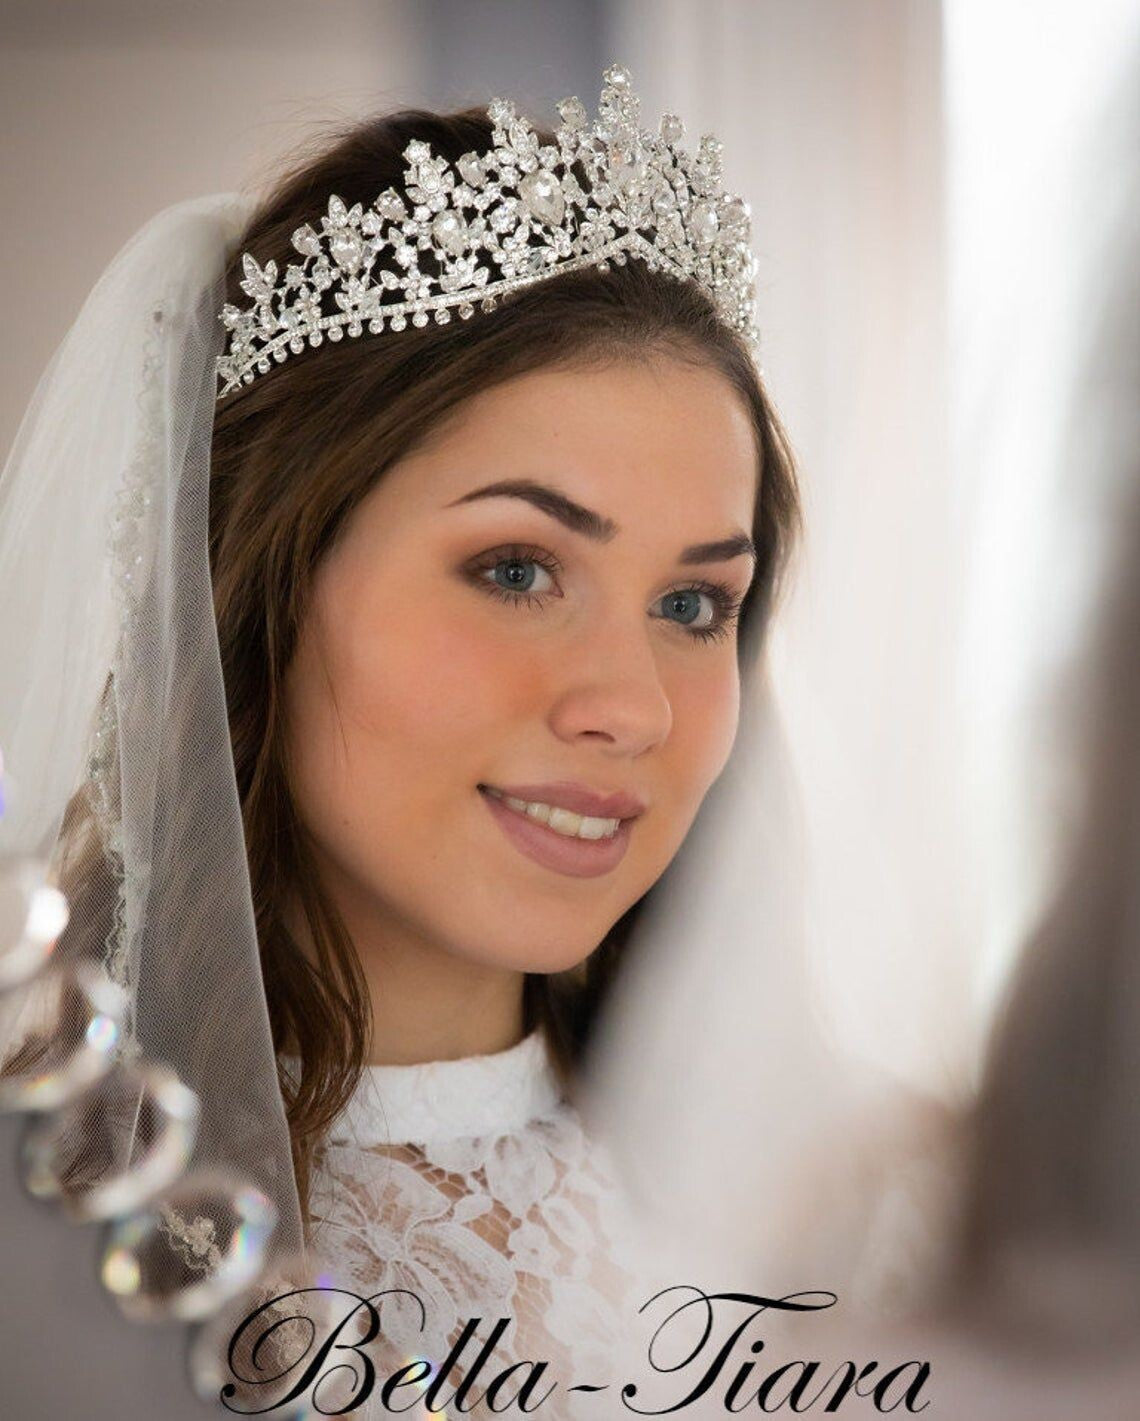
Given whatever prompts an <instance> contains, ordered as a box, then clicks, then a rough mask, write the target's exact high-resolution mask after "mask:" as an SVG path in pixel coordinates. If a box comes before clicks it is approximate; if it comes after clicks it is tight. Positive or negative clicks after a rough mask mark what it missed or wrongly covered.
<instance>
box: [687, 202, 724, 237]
mask: <svg viewBox="0 0 1140 1421" xmlns="http://www.w3.org/2000/svg"><path fill="white" fill-rule="evenodd" d="M719 225H720V223H719V221H718V218H717V215H716V209H715V208H714V207H712V206H711V205H710V204H709V203H707V202H697V203H694V205H693V209H692V211H691V212H690V213H689V231H690V232H691V233H692V234H693V241H694V242H696V244H697V246H698V247H710V246H712V244H713V241H714V240H715V238H716V234H717V229H718V227H719Z"/></svg>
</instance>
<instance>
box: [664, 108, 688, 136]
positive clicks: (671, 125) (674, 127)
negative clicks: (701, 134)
mask: <svg viewBox="0 0 1140 1421" xmlns="http://www.w3.org/2000/svg"><path fill="white" fill-rule="evenodd" d="M660 131H661V139H662V142H664V143H680V141H681V139H682V138H684V136H685V125H684V124H683V123H682V122H681V120H680V119H679V118H678V117H677V115H676V114H675V113H666V114H662V115H661V130H660Z"/></svg>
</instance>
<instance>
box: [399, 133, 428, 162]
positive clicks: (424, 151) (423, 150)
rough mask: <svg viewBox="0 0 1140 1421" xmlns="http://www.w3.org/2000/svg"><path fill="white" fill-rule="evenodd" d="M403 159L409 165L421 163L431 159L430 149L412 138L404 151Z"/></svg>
mask: <svg viewBox="0 0 1140 1421" xmlns="http://www.w3.org/2000/svg"><path fill="white" fill-rule="evenodd" d="M404 157H405V158H406V159H407V160H408V162H409V163H423V162H426V161H427V159H428V158H430V157H431V148H430V147H429V146H428V145H427V144H426V143H423V142H421V140H420V139H418V138H413V139H412V141H411V142H410V143H409V144H408V146H407V147H406V148H405V149H404Z"/></svg>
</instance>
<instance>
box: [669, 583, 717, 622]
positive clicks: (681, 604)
mask: <svg viewBox="0 0 1140 1421" xmlns="http://www.w3.org/2000/svg"><path fill="white" fill-rule="evenodd" d="M709 601H710V611H711V615H712V616H714V617H715V615H716V608H715V607H714V606H712V605H711V599H709ZM661 602H662V604H663V605H664V606H665V607H666V609H667V611H666V613H665V616H666V619H667V620H671V619H673V618H676V620H677V621H678V622H681V623H682V624H683V625H684V626H692V624H693V623H694V622H695V621H696V620H697V618H698V617H699V616H700V615H701V593H699V592H698V591H697V590H696V589H695V588H693V587H684V588H682V589H681V591H679V592H667V593H666V594H665V596H664V597H662V599H661ZM702 625H704V626H707V625H709V622H708V621H707V620H706V621H705V622H704V623H702Z"/></svg>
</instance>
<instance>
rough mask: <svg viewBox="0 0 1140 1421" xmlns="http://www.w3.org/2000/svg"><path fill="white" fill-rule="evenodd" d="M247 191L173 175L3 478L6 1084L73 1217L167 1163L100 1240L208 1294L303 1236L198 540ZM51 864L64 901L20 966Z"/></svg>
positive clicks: (146, 1293) (198, 1299)
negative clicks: (221, 192) (226, 278)
mask: <svg viewBox="0 0 1140 1421" xmlns="http://www.w3.org/2000/svg"><path fill="white" fill-rule="evenodd" d="M247 217H248V204H247V201H246V200H244V199H240V198H238V197H235V196H229V195H226V196H218V197H211V198H205V199H201V200H196V201H192V202H186V203H183V204H181V205H178V206H175V207H172V208H169V209H167V210H165V211H163V212H161V213H159V214H158V215H157V216H156V217H155V218H154V219H153V220H152V221H150V222H149V223H148V224H147V225H146V226H145V227H143V228H142V229H141V230H140V231H139V232H138V233H137V234H136V235H135V237H134V238H132V239H131V240H130V241H129V242H128V243H127V245H126V246H125V247H124V248H123V250H122V251H121V252H120V253H119V255H118V256H117V257H116V258H115V259H114V261H113V262H112V263H111V265H110V266H109V267H108V269H107V270H106V272H105V273H104V275H103V276H102V278H101V279H100V280H99V282H98V283H97V285H96V286H95V288H94V289H93V291H92V292H91V294H90V296H89V298H88V300H87V302H86V304H85V305H84V307H83V309H82V312H81V314H80V315H79V317H78V319H77V320H76V322H75V324H74V326H73V327H72V329H71V331H70V332H69V334H68V335H67V337H66V339H65V340H64V342H63V344H62V345H61V347H60V349H59V350H58V352H57V353H56V355H55V357H54V358H53V360H52V362H51V364H50V366H49V367H48V369H47V371H46V373H45V374H44V376H43V378H42V380H41V382H40V384H39V386H38V388H37V390H36V392H35V396H34V398H33V400H32V403H31V405H30V407H29V409H28V412H27V415H26V417H25V419H24V422H23V424H22V426H21V428H20V431H19V434H18V437H17V439H16V443H15V446H14V448H13V450H12V453H11V456H10V458H9V460H8V463H7V465H6V467H5V469H4V473H3V479H2V482H0V665H2V667H3V675H2V679H0V747H2V750H3V755H4V765H5V801H6V802H5V806H4V813H3V817H2V818H0V855H2V862H3V865H4V883H3V895H4V897H3V909H4V913H5V923H4V927H5V945H6V946H7V947H8V948H9V949H10V952H9V955H8V956H7V957H6V959H5V961H6V964H7V968H8V973H7V975H8V985H9V990H8V992H7V993H6V994H5V995H3V996H2V997H0V1027H2V1029H3V1037H2V1039H0V1044H2V1046H3V1057H4V1060H5V1065H4V1069H3V1074H2V1076H0V1088H2V1090H3V1093H4V1100H5V1102H6V1103H7V1104H8V1105H10V1106H11V1105H15V1106H17V1107H24V1108H33V1109H37V1110H39V1111H40V1112H41V1121H40V1129H39V1137H38V1139H37V1140H36V1141H35V1143H34V1145H33V1146H32V1148H31V1150H30V1154H29V1160H28V1164H27V1167H26V1171H27V1172H26V1177H27V1179H28V1182H29V1185H30V1186H31V1187H33V1188H34V1190H35V1191H36V1192H38V1193H40V1194H43V1195H45V1196H47V1197H58V1198H60V1199H61V1200H62V1202H63V1203H64V1205H65V1207H66V1208H67V1209H68V1211H69V1212H70V1213H72V1214H73V1216H75V1217H78V1218H86V1217H92V1216H94V1217H108V1216H110V1215H111V1214H112V1213H117V1212H119V1211H121V1210H122V1209H124V1208H125V1207H127V1206H128V1205H129V1203H130V1202H131V1201H132V1199H137V1198H138V1197H142V1196H153V1195H154V1192H155V1186H156V1185H157V1184H159V1183H160V1182H163V1181H165V1182H166V1184H167V1185H168V1186H169V1188H168V1190H167V1192H166V1193H165V1194H164V1195H163V1199H164V1201H165V1207H162V1208H160V1207H159V1206H157V1205H156V1206H154V1207H153V1208H152V1210H151V1212H150V1213H149V1214H148V1215H146V1216H145V1217H136V1218H135V1220H134V1221H133V1224H132V1227H131V1229H129V1230H127V1231H126V1232H121V1233H120V1234H118V1235H116V1236H115V1237H114V1239H113V1240H112V1244H111V1247H110V1249H109V1251H108V1255H107V1259H106V1260H105V1262H104V1268H103V1276H104V1280H105V1281H106V1283H107V1285H108V1287H110V1288H111V1289H112V1291H113V1292H115V1293H117V1294H118V1295H119V1298H120V1302H121V1304H122V1306H124V1308H125V1309H126V1310H127V1311H133V1312H135V1313H137V1314H139V1315H145V1316H151V1315H157V1316H162V1315H168V1314H169V1313H171V1312H173V1313H174V1314H175V1315H186V1316H191V1315H196V1314H198V1313H201V1312H202V1311H203V1310H205V1309H207V1308H208V1307H209V1306H210V1299H211V1297H212V1296H215V1294H216V1290H214V1289H212V1288H211V1286H210V1280H211V1279H213V1280H214V1281H215V1283H217V1284H218V1285H219V1286H220V1287H221V1289H222V1291H223V1292H224V1291H225V1290H226V1289H227V1288H231V1289H232V1287H233V1286H236V1284H237V1283H238V1282H239V1281H241V1280H242V1279H243V1278H246V1279H248V1276H249V1274H250V1272H251V1270H252V1268H253V1267H254V1266H256V1263H257V1261H258V1259H259V1256H260V1249H261V1247H262V1246H263V1245H264V1243H265V1241H266V1239H267V1238H268V1239H270V1240H271V1241H270V1243H269V1248H270V1251H271V1253H272V1254H273V1255H275V1256H285V1255H291V1254H292V1253H294V1252H295V1251H296V1250H297V1249H298V1248H299V1246H300V1243H301V1227H300V1215H299V1208H298V1202H297V1191H296V1185H295V1182H294V1178H293V1170H292V1164H291V1158H290V1151H289V1143H288V1134H287V1131H286V1125H285V1117H284V1110H283V1106H282V1102H281V1097H280V1093H279V1090H278V1086H277V1080H276V1073H275V1070H274V1059H273V1050H272V1044H271V1038H270V1031H269V1021H268V1015H267V1011H266V1002H265V993H264V990H263V987H262V981H261V969H260V962H259V956H258V946H257V937H256V933H255V931H254V921H253V910H252V904H251V898H250V890H249V883H248V872H247V867H246V858H245V847H244V838H243V833H242V819H241V812H240V807H239V802H238V795H237V786H236V782H235V778H234V770H233V763H232V756H231V751H230V741H229V733H228V722H227V715H226V701H225V693H224V686H223V681H222V673H221V665H220V661H219V655H218V646H217V637H216V630H215V624H214V617H213V604H212V592H211V582H210V569H209V559H208V538H207V527H208V524H207V514H208V496H209V450H210V434H211V429H212V425H213V417H214V405H215V398H216V381H215V373H214V360H215V358H216V356H217V354H218V352H219V350H220V346H221V341H222V334H223V333H222V330H221V327H220V325H219V322H218V311H219V310H220V308H221V304H222V300H223V282H222V275H223V270H224V264H225V260H226V256H227V253H228V251H229V250H230V248H231V246H232V244H233V242H234V241H235V240H236V238H237V236H238V234H239V232H240V230H241V228H242V226H243V224H244V222H245V221H246V219H247ZM49 868H50V874H49V880H48V882H49V886H50V884H51V883H55V884H58V885H59V887H61V888H63V889H64V891H65V893H66V896H67V900H68V903H69V906H70V915H71V916H70V922H69V923H68V926H67V928H66V930H65V931H64V933H63V935H62V937H61V938H60V939H59V942H58V944H57V945H56V947H55V949H54V951H53V952H52V953H51V957H50V961H49V962H48V963H47V965H46V966H45V967H44V969H43V970H42V971H40V972H39V975H36V976H34V977H32V976H31V975H30V974H31V973H32V972H33V971H34V970H35V969H36V968H37V967H39V966H40V965H41V960H42V954H43V951H44V950H45V949H46V948H48V947H50V944H51V941H52V939H53V938H54V936H55V932H54V931H52V930H51V929H49V928H45V927H44V926H43V924H44V919H45V916H48V915H51V914H52V913H58V912H59V909H60V905H59V904H58V902H57V901H56V900H54V899H53V897H52V895H51V894H50V892H45V891H44V886H43V879H44V872H45V870H48V869H49ZM56 926H57V927H58V924H57V925H56ZM37 946H38V949H39V952H40V957H39V958H38V957H37ZM92 967H95V968H99V967H101V968H102V969H104V971H103V972H102V973H95V974H94V975H93V974H92V970H91V969H92ZM24 978H29V979H30V980H25V981H21V979H24ZM107 979H110V983H112V984H114V986H115V987H116V988H117V989H118V990H117V991H115V990H112V989H111V988H110V987H109V986H108V982H107ZM108 1066H113V1067H114V1069H113V1070H111V1071H110V1072H109V1073H108V1074H105V1075H103V1079H102V1083H101V1085H100V1086H99V1088H98V1089H97V1090H96V1091H95V1093H94V1094H90V1093H89V1094H87V1095H84V1096H80V1095H79V1094H78V1092H79V1091H80V1089H81V1087H83V1086H85V1085H90V1084H91V1083H92V1082H93V1081H95V1080H96V1079H97V1078H98V1077H99V1076H100V1074H101V1073H103V1072H106V1070H107V1067H108ZM175 1077H177V1079H175ZM187 1087H188V1088H189V1090H190V1091H192V1092H193V1093H194V1096H193V1097H191V1096H188V1095H187V1094H186V1093H185V1089H184V1088H187ZM194 1097H196V1100H195V1099H194ZM53 1111H54V1113H52V1112H53ZM181 1168H188V1170H189V1173H188V1174H187V1175H185V1176H184V1177H183V1178H182V1179H181V1180H180V1181H179V1182H178V1183H177V1184H176V1183H175V1182H174V1181H175V1179H176V1177H177V1176H178V1174H179V1170H180V1169H181ZM274 1225H275V1227H274Z"/></svg>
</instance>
